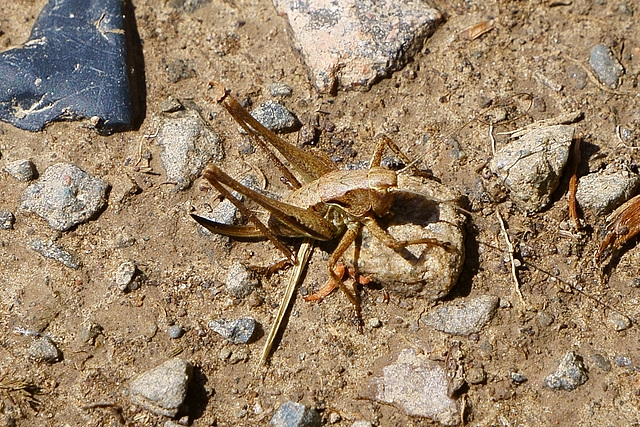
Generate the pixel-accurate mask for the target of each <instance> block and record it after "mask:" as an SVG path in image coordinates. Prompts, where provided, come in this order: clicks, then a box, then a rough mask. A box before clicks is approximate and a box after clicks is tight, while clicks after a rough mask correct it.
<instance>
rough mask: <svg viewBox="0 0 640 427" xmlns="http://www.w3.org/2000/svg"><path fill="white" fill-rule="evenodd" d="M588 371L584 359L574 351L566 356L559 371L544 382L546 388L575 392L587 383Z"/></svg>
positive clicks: (559, 366)
mask: <svg viewBox="0 0 640 427" xmlns="http://www.w3.org/2000/svg"><path fill="white" fill-rule="evenodd" d="M587 379H588V377H587V370H586V368H585V367H584V363H583V362H582V357H580V356H579V355H577V354H576V353H574V352H573V351H569V352H567V354H565V355H564V357H563V358H562V360H561V361H560V364H559V365H558V369H556V371H555V372H554V373H552V374H550V375H549V376H547V377H546V378H545V380H544V385H545V386H546V387H549V388H552V389H554V390H568V391H571V390H574V389H575V388H576V387H578V386H580V385H582V384H584V383H585V382H586V381H587Z"/></svg>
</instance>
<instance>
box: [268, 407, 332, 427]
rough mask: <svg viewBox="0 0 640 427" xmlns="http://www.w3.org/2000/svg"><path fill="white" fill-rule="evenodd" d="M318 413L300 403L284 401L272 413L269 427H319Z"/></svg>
mask: <svg viewBox="0 0 640 427" xmlns="http://www.w3.org/2000/svg"><path fill="white" fill-rule="evenodd" d="M321 421H322V420H321V418H320V414H318V413H317V412H316V411H315V410H314V409H313V408H310V407H308V406H305V405H302V404H300V403H296V402H292V401H288V402H284V403H283V404H282V405H280V407H279V408H278V410H277V411H276V412H275V414H273V417H272V418H271V422H270V423H269V425H270V426H271V427H320V425H321Z"/></svg>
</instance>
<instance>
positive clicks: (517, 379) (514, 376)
mask: <svg viewBox="0 0 640 427" xmlns="http://www.w3.org/2000/svg"><path fill="white" fill-rule="evenodd" d="M509 378H511V381H513V382H514V383H516V384H522V383H524V382H526V381H527V377H525V376H524V375H523V374H521V373H520V372H509Z"/></svg>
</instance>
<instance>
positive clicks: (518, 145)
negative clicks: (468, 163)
mask: <svg viewBox="0 0 640 427" xmlns="http://www.w3.org/2000/svg"><path fill="white" fill-rule="evenodd" d="M574 132H575V128H574V127H573V126H569V125H557V126H546V127H540V128H537V129H533V130H531V131H529V132H527V133H525V134H524V135H522V136H521V137H520V138H519V139H517V140H515V141H512V142H510V143H509V144H508V145H507V146H505V147H504V148H502V149H500V150H499V151H498V152H497V153H496V155H495V156H494V157H493V159H492V160H491V162H490V163H489V168H490V169H491V171H492V172H493V173H494V174H496V175H497V176H498V178H499V179H500V180H501V181H502V182H503V183H504V184H505V185H506V186H507V187H508V188H509V190H510V191H511V199H512V200H513V202H514V203H515V204H516V205H517V206H518V207H519V208H520V209H522V210H524V211H525V212H538V211H540V210H542V209H544V208H546V207H547V206H548V205H549V203H551V195H552V194H553V192H554V191H555V189H556V188H557V187H558V184H559V183H560V177H561V176H562V169H563V168H564V166H565V164H566V163H567V160H568V159H569V148H570V147H571V141H572V140H573V134H574Z"/></svg>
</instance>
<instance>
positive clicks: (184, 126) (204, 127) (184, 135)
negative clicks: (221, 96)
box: [157, 110, 224, 190]
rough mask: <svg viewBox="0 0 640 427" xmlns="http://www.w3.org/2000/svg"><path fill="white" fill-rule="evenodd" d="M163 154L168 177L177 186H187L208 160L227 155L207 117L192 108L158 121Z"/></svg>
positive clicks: (180, 188) (159, 143)
mask: <svg viewBox="0 0 640 427" xmlns="http://www.w3.org/2000/svg"><path fill="white" fill-rule="evenodd" d="M157 141H158V145H160V146H161V147H162V149H163V150H162V154H161V155H160V158H161V160H162V165H163V167H164V170H165V171H166V173H167V180H168V181H170V182H174V183H175V184H176V185H177V187H176V188H177V189H178V190H184V189H186V188H188V187H189V186H190V185H191V183H192V182H193V180H195V179H196V178H197V177H198V176H200V173H201V172H202V170H203V169H204V167H205V166H206V164H207V163H209V162H211V161H213V160H221V159H222V158H223V156H224V154H223V148H222V141H221V140H220V138H219V137H218V136H217V135H216V134H215V133H213V131H212V130H211V128H210V127H209V125H208V124H207V123H206V121H205V120H204V119H203V118H202V117H201V116H200V114H198V112H196V111H193V110H182V111H178V112H176V113H173V114H171V115H166V116H163V118H162V119H161V120H160V123H159V125H158V136H157Z"/></svg>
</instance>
